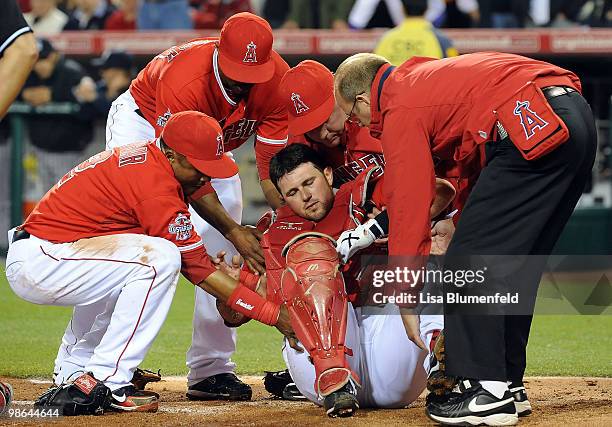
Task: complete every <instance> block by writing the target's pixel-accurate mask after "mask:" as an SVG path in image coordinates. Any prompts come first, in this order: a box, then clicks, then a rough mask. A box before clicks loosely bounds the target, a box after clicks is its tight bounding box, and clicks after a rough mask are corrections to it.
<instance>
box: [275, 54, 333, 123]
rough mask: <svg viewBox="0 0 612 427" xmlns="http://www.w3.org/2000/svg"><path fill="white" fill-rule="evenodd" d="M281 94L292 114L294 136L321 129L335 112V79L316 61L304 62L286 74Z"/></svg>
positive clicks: (282, 81)
mask: <svg viewBox="0 0 612 427" xmlns="http://www.w3.org/2000/svg"><path fill="white" fill-rule="evenodd" d="M280 93H281V96H282V98H283V101H284V102H285V105H286V106H287V112H288V113H289V114H288V117H289V123H288V124H289V133H290V134H291V135H302V134H304V133H306V132H308V131H311V130H313V129H315V128H317V127H319V126H321V125H322V124H323V123H325V122H326V121H327V119H329V116H331V113H332V111H334V104H335V103H336V100H335V98H334V76H333V74H332V73H331V71H329V70H328V69H327V68H326V67H325V65H323V64H320V63H318V62H316V61H311V60H306V61H302V62H300V63H299V64H298V65H296V66H295V67H293V68H291V69H290V70H289V71H287V72H286V73H285V75H284V76H283V78H282V80H281V82H280Z"/></svg>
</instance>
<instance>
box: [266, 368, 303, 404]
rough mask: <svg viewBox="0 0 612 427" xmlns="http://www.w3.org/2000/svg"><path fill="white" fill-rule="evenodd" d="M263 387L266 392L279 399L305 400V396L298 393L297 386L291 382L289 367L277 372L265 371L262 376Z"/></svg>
mask: <svg viewBox="0 0 612 427" xmlns="http://www.w3.org/2000/svg"><path fill="white" fill-rule="evenodd" d="M264 387H265V388H266V391H267V392H268V393H270V394H272V395H274V396H275V397H278V398H279V399H283V400H306V396H304V395H303V394H302V393H300V391H299V390H298V388H297V386H296V385H295V383H294V382H293V378H291V374H290V373H289V369H285V370H284V371H277V372H269V371H266V376H265V377H264Z"/></svg>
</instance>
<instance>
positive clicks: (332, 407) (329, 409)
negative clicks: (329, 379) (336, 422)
mask: <svg viewBox="0 0 612 427" xmlns="http://www.w3.org/2000/svg"><path fill="white" fill-rule="evenodd" d="M323 408H325V413H326V414H327V416H329V417H332V418H335V417H342V418H344V417H351V416H353V415H354V414H355V412H357V409H359V403H358V402H357V391H356V389H355V387H354V386H353V385H352V384H351V383H350V382H349V383H347V384H346V385H345V386H344V387H342V388H341V389H340V390H337V391H334V392H333V393H330V394H329V395H327V396H325V399H324V400H323Z"/></svg>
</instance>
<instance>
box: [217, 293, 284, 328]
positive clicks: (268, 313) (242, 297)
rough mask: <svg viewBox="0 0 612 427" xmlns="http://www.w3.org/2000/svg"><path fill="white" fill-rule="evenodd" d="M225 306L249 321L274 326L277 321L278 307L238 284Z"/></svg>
mask: <svg viewBox="0 0 612 427" xmlns="http://www.w3.org/2000/svg"><path fill="white" fill-rule="evenodd" d="M227 305H228V306H229V307H230V308H231V309H233V310H235V311H237V312H238V313H242V314H244V315H245V316H247V317H250V318H251V319H255V320H258V321H260V322H261V323H265V324H266V325H270V326H274V325H276V322H277V321H278V315H279V313H280V306H279V305H278V304H274V303H273V302H270V301H267V300H266V299H264V298H263V297H261V296H259V295H258V294H257V293H256V292H254V291H252V290H250V289H249V288H247V287H246V286H244V285H242V284H239V285H238V286H237V287H236V289H235V290H234V292H232V295H230V297H229V299H228V300H227Z"/></svg>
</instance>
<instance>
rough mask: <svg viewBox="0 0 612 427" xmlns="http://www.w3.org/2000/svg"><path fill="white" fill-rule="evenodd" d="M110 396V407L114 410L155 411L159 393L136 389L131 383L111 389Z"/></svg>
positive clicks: (157, 406)
mask: <svg viewBox="0 0 612 427" xmlns="http://www.w3.org/2000/svg"><path fill="white" fill-rule="evenodd" d="M111 397H112V400H111V408H112V409H113V410H115V411H122V412H157V409H158V408H159V394H157V393H155V392H153V391H146V390H137V389H136V387H134V386H133V385H129V386H125V387H121V388H119V389H117V390H115V391H113V392H112V395H111Z"/></svg>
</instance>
